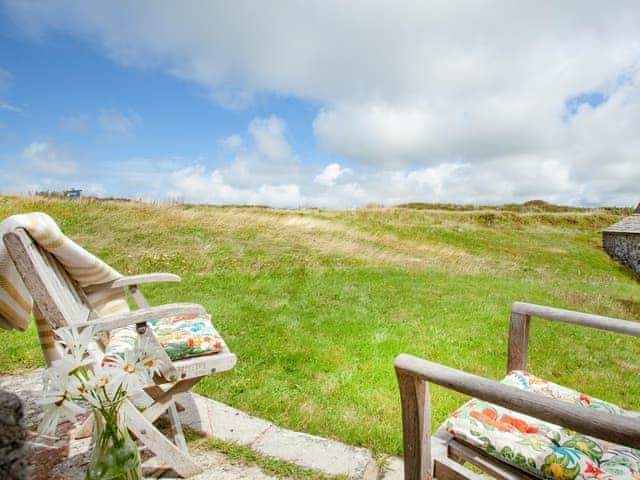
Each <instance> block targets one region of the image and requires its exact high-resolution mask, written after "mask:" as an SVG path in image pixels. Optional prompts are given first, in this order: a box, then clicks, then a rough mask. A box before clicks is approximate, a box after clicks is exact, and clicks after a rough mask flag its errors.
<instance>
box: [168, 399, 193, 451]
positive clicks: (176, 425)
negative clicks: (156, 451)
mask: <svg viewBox="0 0 640 480" xmlns="http://www.w3.org/2000/svg"><path fill="white" fill-rule="evenodd" d="M167 413H168V414H169V421H170V422H171V428H172V430H173V441H174V442H175V444H176V445H177V447H178V448H179V449H180V450H182V451H183V452H187V451H188V450H187V441H186V440H185V439H184V432H183V431H182V423H181V422H180V417H178V409H177V408H176V402H172V403H171V406H170V407H169V409H168V410H167Z"/></svg>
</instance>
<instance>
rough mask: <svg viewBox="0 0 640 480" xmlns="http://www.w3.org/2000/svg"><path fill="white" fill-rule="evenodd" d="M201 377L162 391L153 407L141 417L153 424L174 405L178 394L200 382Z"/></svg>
mask: <svg viewBox="0 0 640 480" xmlns="http://www.w3.org/2000/svg"><path fill="white" fill-rule="evenodd" d="M201 378H202V377H195V378H188V379H187V380H182V381H181V382H178V383H176V384H174V385H173V386H172V387H171V388H170V389H168V390H167V391H164V390H163V391H162V394H161V395H158V396H157V397H156V399H155V402H154V403H153V405H151V406H149V407H148V408H147V409H145V411H144V413H143V415H144V416H145V418H146V419H147V420H149V421H150V422H154V421H155V420H156V419H157V418H158V417H159V416H160V415H162V414H163V413H164V412H165V411H166V410H167V409H168V408H169V406H170V405H172V404H173V403H174V397H175V396H176V395H177V394H178V393H182V392H186V391H188V390H190V389H191V387H193V386H194V385H195V384H196V383H198V382H199V381H200V379H201Z"/></svg>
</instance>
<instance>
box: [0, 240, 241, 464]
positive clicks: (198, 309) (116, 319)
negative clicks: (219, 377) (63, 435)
mask: <svg viewBox="0 0 640 480" xmlns="http://www.w3.org/2000/svg"><path fill="white" fill-rule="evenodd" d="M3 241H4V242H5V245H7V250H8V252H9V254H10V255H11V257H12V259H13V261H14V263H15V265H16V269H17V270H18V272H19V274H20V275H21V277H22V278H23V281H24V283H25V285H26V286H27V288H28V289H29V291H30V293H31V295H32V297H33V299H34V301H35V309H34V311H35V313H36V315H38V318H42V319H46V322H47V323H49V324H50V325H51V327H53V328H67V327H69V326H72V325H73V326H74V327H76V328H85V327H89V326H90V327H92V328H93V329H94V331H95V332H96V334H99V333H103V332H110V331H112V330H114V329H117V328H121V327H125V326H128V325H134V324H135V325H136V327H137V328H136V330H137V331H138V333H139V334H140V335H142V336H145V337H147V339H148V340H149V341H150V342H151V343H152V344H153V345H152V348H156V349H157V350H158V352H159V353H160V354H161V355H163V356H164V360H165V362H164V363H165V366H164V367H163V370H162V376H158V377H156V378H154V381H155V382H156V385H154V386H149V387H148V388H147V389H146V390H147V392H148V393H149V395H150V396H151V397H152V398H153V399H154V400H155V402H154V403H153V404H152V405H151V406H150V407H149V408H148V409H147V410H145V413H146V416H147V417H148V418H145V415H144V414H143V413H141V412H139V411H138V410H137V409H136V408H135V407H134V406H133V404H131V402H130V401H129V400H127V401H126V403H125V407H124V408H125V415H126V416H127V426H128V427H129V429H130V430H131V432H132V433H133V435H134V436H136V437H137V438H138V439H140V441H141V442H142V443H143V444H144V445H145V446H146V447H147V448H149V450H151V451H152V452H153V453H154V454H156V455H157V456H158V457H159V459H160V461H162V462H164V463H165V464H167V465H169V466H170V467H171V468H173V469H174V470H175V471H176V473H178V474H179V475H180V476H183V477H189V476H191V475H194V474H196V473H199V472H200V468H199V467H198V466H197V465H196V464H195V463H194V462H193V461H192V460H191V458H190V457H189V455H188V453H187V444H186V441H185V438H184V434H183V432H182V426H181V424H180V420H179V417H178V412H177V410H178V406H177V403H176V401H175V395H176V394H178V393H180V392H184V391H187V390H189V389H190V388H191V387H192V386H193V385H195V384H196V383H197V382H198V381H199V380H200V379H202V377H203V376H206V375H209V374H211V373H216V372H222V371H225V370H229V369H231V368H233V367H234V366H235V364H236V361H237V359H236V356H235V355H234V354H232V353H231V352H230V351H229V350H228V348H226V347H225V348H224V349H223V351H221V352H219V353H217V354H211V355H203V356H200V357H194V358H188V359H185V360H179V361H175V362H172V361H171V360H170V359H169V357H168V355H167V354H166V352H165V351H164V349H163V348H162V347H161V346H160V344H159V342H158V340H157V338H156V337H155V336H154V335H153V332H152V330H151V329H150V328H149V327H148V326H147V324H146V322H147V321H149V320H153V319H157V318H166V317H170V316H176V315H188V314H194V313H195V314H196V315H204V314H205V313H206V311H205V309H204V308H203V307H202V306H201V305H196V304H188V303H180V304H170V305H162V306H158V307H149V304H148V302H147V300H146V298H144V295H143V294H142V292H141V291H140V290H139V289H138V287H137V284H138V283H147V282H151V281H179V280H180V279H179V277H177V276H175V275H171V274H150V275H141V276H132V277H126V278H123V279H119V280H120V281H119V283H116V282H118V281H116V282H109V284H103V285H102V286H100V288H114V289H116V288H124V287H129V288H130V290H131V293H132V296H133V297H134V299H135V301H136V303H137V304H138V306H139V307H142V308H140V309H138V310H135V311H133V312H127V313H119V314H113V315H108V316H105V317H99V316H98V315H97V313H96V312H95V311H94V310H93V309H92V308H91V306H90V302H89V301H88V299H87V296H86V292H85V291H95V290H92V288H95V287H92V288H89V289H85V290H83V289H81V288H80V287H79V286H78V285H77V284H76V283H75V282H74V281H73V280H72V279H71V278H70V277H69V275H68V274H67V272H66V271H65V270H64V268H63V267H62V266H61V265H60V264H59V262H58V261H57V260H56V259H55V257H53V256H52V255H50V254H49V253H48V252H46V251H44V250H42V249H41V248H39V247H38V246H37V245H36V244H35V243H34V242H33V241H32V240H31V237H30V236H29V235H28V234H27V233H26V232H24V231H22V230H18V231H17V232H11V233H8V234H6V235H5V236H4V237H3ZM98 290H99V289H98ZM41 333H42V334H43V337H42V338H41V340H42V342H43V343H42V345H43V347H45V344H47V346H48V342H49V340H50V341H51V342H53V344H54V346H55V345H58V342H57V340H56V339H55V337H54V336H53V335H52V332H51V331H50V329H49V328H48V326H47V325H46V324H43V329H42V332H41ZM101 348H102V350H104V345H101ZM45 353H46V352H45ZM50 353H51V355H49V356H46V359H47V362H48V363H50V362H51V361H53V360H55V358H57V354H59V351H58V350H56V349H51V352H50ZM96 361H99V359H97V360H96ZM176 380H181V381H179V382H178V383H177V384H175V385H174V386H173V387H171V388H169V389H167V390H166V391H165V390H162V389H161V388H160V387H159V386H158V385H160V384H164V383H167V382H174V381H176ZM182 408H183V407H182ZM165 411H168V412H167V413H168V416H169V420H170V421H171V424H172V429H173V437H174V441H175V442H176V445H174V444H172V443H171V442H170V441H169V440H168V439H167V438H165V437H164V436H163V434H162V433H160V431H158V430H157V429H156V428H155V427H154V426H153V424H152V422H151V421H150V420H155V419H157V418H158V416H159V415H161V414H162V413H163V412H165ZM91 428H92V425H91V422H90V421H88V422H85V424H83V426H82V427H81V428H80V429H79V430H78V431H77V432H76V434H77V435H88V433H90V431H91Z"/></svg>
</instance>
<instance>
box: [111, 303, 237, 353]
mask: <svg viewBox="0 0 640 480" xmlns="http://www.w3.org/2000/svg"><path fill="white" fill-rule="evenodd" d="M148 324H149V326H150V327H151V329H152V330H153V333H154V335H155V336H156V338H157V339H158V342H159V343H160V345H161V346H162V347H163V348H164V350H165V351H166V352H167V355H169V358H170V359H171V360H180V359H182V358H188V357H195V356H198V355H207V354H211V353H216V352H219V351H220V350H222V349H223V348H224V346H225V343H224V340H223V339H222V337H221V336H220V335H219V334H218V332H217V331H216V329H215V328H214V327H213V325H212V324H211V316H210V315H196V314H193V315H177V316H174V317H167V318H160V319H157V320H150V321H149V322H148ZM136 336H137V333H136V331H135V328H133V327H126V328H120V329H118V330H115V331H113V332H112V333H111V337H110V340H109V344H108V346H107V350H106V352H105V356H104V358H105V359H108V358H109V357H113V356H114V355H118V356H123V355H124V352H125V351H127V350H131V349H133V347H134V345H135V340H136ZM103 361H104V360H103Z"/></svg>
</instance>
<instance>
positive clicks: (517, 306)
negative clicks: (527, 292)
mask: <svg viewBox="0 0 640 480" xmlns="http://www.w3.org/2000/svg"><path fill="white" fill-rule="evenodd" d="M511 311H512V312H513V313H517V314H521V315H529V316H531V317H539V318H545V319H547V320H557V321H559V322H564V323H573V324H575V325H582V326H584V327H589V328H597V329H599V330H607V331H609V332H616V333H624V334H625V335H632V336H634V337H640V323H638V322H632V321H630V320H620V319H618V318H611V317H603V316H601V315H592V314H590V313H582V312H574V311H572V310H563V309H561V308H554V307H547V306H544V305H534V304H532V303H523V302H514V303H513V305H512V306H511Z"/></svg>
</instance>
